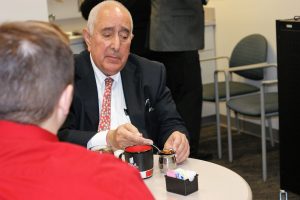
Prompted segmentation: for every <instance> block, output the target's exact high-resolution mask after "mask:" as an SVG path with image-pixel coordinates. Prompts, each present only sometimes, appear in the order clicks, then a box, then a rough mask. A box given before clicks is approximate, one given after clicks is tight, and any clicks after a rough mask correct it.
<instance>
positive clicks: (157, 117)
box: [58, 51, 187, 148]
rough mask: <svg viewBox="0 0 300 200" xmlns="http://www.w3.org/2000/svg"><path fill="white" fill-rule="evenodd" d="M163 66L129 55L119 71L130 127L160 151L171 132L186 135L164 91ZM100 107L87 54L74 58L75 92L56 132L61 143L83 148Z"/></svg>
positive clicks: (171, 100)
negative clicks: (155, 145)
mask: <svg viewBox="0 0 300 200" xmlns="http://www.w3.org/2000/svg"><path fill="white" fill-rule="evenodd" d="M165 73H166V72H165V68H164V66H163V65H162V64H160V63H158V62H154V61H150V60H147V59H145V58H142V57H139V56H137V55H134V54H131V55H129V57H128V61H127V63H126V65H125V67H124V68H123V70H122V71H121V78H122V84H123V90H124V96H125V101H126V106H127V109H128V113H129V117H130V120H131V123H132V124H133V125H134V126H136V127H137V128H138V130H139V131H140V132H141V133H143V135H144V137H146V138H150V139H152V140H153V141H154V143H155V144H157V145H158V146H159V147H160V148H161V147H163V145H164V143H165V141H166V140H167V138H168V137H169V136H170V134H171V133H172V132H173V131H176V130H178V131H181V132H183V133H186V134H187V130H186V128H185V126H184V123H183V121H182V119H181V117H180V116H179V114H178V113H177V111H176V106H175V104H174V102H173V99H172V96H171V93H170V91H169V89H168V88H167V87H166V80H165ZM98 124H99V104H98V94H97V86H96V80H95V75H94V71H93V68H92V65H91V61H90V56H89V52H88V51H83V52H81V53H80V54H79V55H76V56H75V91H74V99H73V102H72V105H71V109H70V114H69V116H68V118H67V120H66V122H65V124H64V126H63V128H62V129H61V131H60V132H59V134H58V136H59V138H60V140H62V141H69V142H72V143H76V144H80V145H83V146H85V145H86V144H87V142H88V140H89V139H90V138H91V137H92V136H93V135H94V134H95V133H96V132H97V128H98Z"/></svg>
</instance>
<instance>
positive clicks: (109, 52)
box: [59, 0, 189, 163]
mask: <svg viewBox="0 0 300 200" xmlns="http://www.w3.org/2000/svg"><path fill="white" fill-rule="evenodd" d="M132 27H133V23H132V18H131V15H130V13H129V12H128V10H127V9H126V8H125V7H124V6H123V5H122V4H121V3H119V2H117V1H111V0H109V1H104V2H102V3H100V4H98V5H97V6H95V7H94V8H93V9H92V11H91V12H90V15H89V19H88V23H87V28H86V29H84V30H83V36H84V39H85V41H86V44H87V47H88V51H84V52H82V53H81V54H80V55H77V56H76V57H75V68H76V69H75V74H76V77H75V92H74V99H73V103H72V106H71V110H70V114H69V116H68V118H67V121H66V123H65V125H64V128H63V129H62V130H61V131H60V133H59V137H60V139H61V140H63V141H69V142H73V143H77V144H81V145H87V146H88V148H91V147H93V146H95V145H103V144H106V145H108V146H111V147H112V148H114V149H123V148H125V147H127V146H130V145H135V144H152V142H153V143H154V144H156V145H157V146H159V147H160V148H168V149H170V148H172V149H174V150H176V156H177V162H178V163H180V162H183V161H184V160H185V159H186V158H187V157H188V156H189V142H188V139H187V138H188V135H187V134H188V132H187V130H186V128H185V126H184V123H183V121H182V119H181V117H180V115H179V114H178V113H177V111H176V106H175V103H174V102H173V99H172V96H171V93H170V91H169V89H168V88H167V87H166V85H165V83H166V80H165V68H164V66H163V65H162V64H160V63H157V62H153V61H149V60H147V59H144V58H141V57H139V56H137V55H133V54H130V53H129V51H130V44H131V39H132V37H133V34H132ZM111 79H112V80H111ZM108 82H109V83H108ZM106 83H107V84H106ZM108 88H109V89H108ZM108 97H109V98H108ZM107 99H110V100H109V101H108V100H107ZM107 102H109V103H107ZM103 110H105V112H103ZM108 116H109V117H108ZM103 124H104V125H103ZM107 124H108V125H107ZM103 127H104V129H102V128H103ZM107 127H108V128H107Z"/></svg>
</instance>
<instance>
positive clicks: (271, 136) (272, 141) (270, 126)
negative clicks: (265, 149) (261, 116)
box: [268, 118, 274, 147]
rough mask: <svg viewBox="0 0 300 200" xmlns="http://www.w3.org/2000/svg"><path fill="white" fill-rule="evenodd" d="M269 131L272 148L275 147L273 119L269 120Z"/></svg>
mask: <svg viewBox="0 0 300 200" xmlns="http://www.w3.org/2000/svg"><path fill="white" fill-rule="evenodd" d="M268 127H269V128H268V129H269V136H270V141H271V146H272V147H274V137H273V131H272V119H271V118H268Z"/></svg>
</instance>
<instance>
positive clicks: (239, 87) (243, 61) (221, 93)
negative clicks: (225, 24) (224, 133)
mask: <svg viewBox="0 0 300 200" xmlns="http://www.w3.org/2000/svg"><path fill="white" fill-rule="evenodd" d="M267 52H268V43H267V40H266V39H265V37H264V36H262V35H260V34H252V35H249V36H246V37H244V38H243V39H241V40H240V41H239V42H238V43H237V45H236V46H235V47H234V49H233V51H232V54H231V56H230V58H229V57H225V56H222V57H215V58H208V59H203V60H201V62H207V61H216V60H221V59H226V61H227V66H225V67H224V68H223V69H217V70H215V72H214V82H213V83H208V84H203V100H204V101H209V102H214V103H215V109H216V125H217V143H218V157H219V158H222V146H221V143H222V142H221V127H220V125H221V122H220V109H219V102H220V101H225V100H226V89H225V88H226V86H225V81H219V80H218V78H219V75H220V74H223V75H224V76H225V71H226V69H229V68H234V67H239V66H244V65H251V64H258V65H261V66H264V65H266V60H267ZM234 73H235V72H234ZM236 75H238V76H240V77H243V78H246V79H251V80H256V81H257V80H263V78H264V71H263V69H256V70H251V71H242V72H237V73H235V75H234V77H238V76H236ZM234 77H233V74H231V73H230V77H229V78H230V81H229V85H230V88H231V89H230V96H231V97H233V96H240V95H246V94H249V93H255V92H256V93H257V92H259V87H257V86H255V85H252V84H249V83H246V82H243V81H237V80H234ZM236 119H237V121H238V116H237V115H236ZM237 124H238V123H237ZM237 128H238V129H239V127H237Z"/></svg>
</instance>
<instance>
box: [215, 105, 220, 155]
mask: <svg viewBox="0 0 300 200" xmlns="http://www.w3.org/2000/svg"><path fill="white" fill-rule="evenodd" d="M215 106H216V121H217V140H218V141H217V143H218V158H219V159H221V158H222V138H221V120H220V107H219V106H220V105H219V101H218V100H216V105H215Z"/></svg>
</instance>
